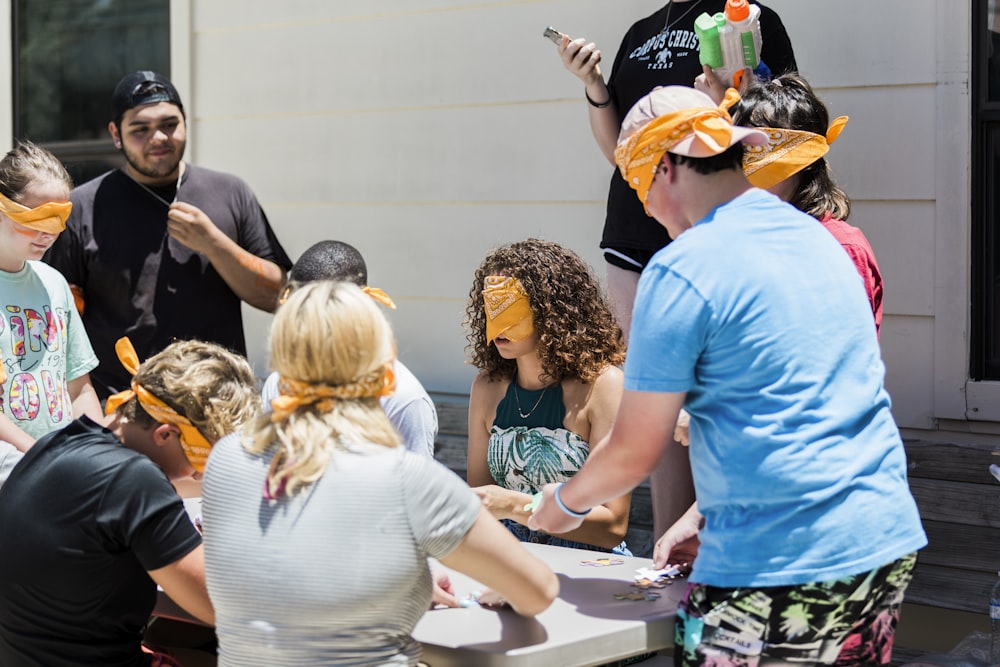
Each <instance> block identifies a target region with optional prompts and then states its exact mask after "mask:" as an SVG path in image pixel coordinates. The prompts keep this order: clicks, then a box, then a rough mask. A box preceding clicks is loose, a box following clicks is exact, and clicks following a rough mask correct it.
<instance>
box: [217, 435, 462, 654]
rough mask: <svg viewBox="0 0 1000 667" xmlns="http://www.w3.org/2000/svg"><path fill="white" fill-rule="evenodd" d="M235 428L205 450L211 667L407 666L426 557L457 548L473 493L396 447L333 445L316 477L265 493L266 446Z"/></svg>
mask: <svg viewBox="0 0 1000 667" xmlns="http://www.w3.org/2000/svg"><path fill="white" fill-rule="evenodd" d="M240 437H241V436H239V435H238V434H234V435H230V436H227V437H225V438H223V439H222V440H220V441H219V442H218V443H216V445H215V447H213V449H212V455H211V457H210V458H209V462H208V468H207V470H206V474H205V483H204V500H203V505H202V512H203V518H204V528H205V534H204V538H205V566H206V576H207V580H208V591H209V595H210V596H211V598H212V603H213V605H214V606H215V614H216V631H217V634H218V639H219V666H220V667H229V666H236V665H240V666H241V667H244V666H252V665H261V666H262V667H263V666H267V667H273V666H274V665H282V666H283V667H290V666H293V665H413V664H415V663H416V660H417V658H418V655H419V650H420V647H419V645H418V644H417V643H416V642H415V641H413V639H412V638H411V636H410V633H411V632H412V630H413V626H414V625H416V623H417V621H418V620H419V619H420V617H421V616H422V615H423V614H424V613H425V612H426V611H427V608H428V606H429V604H430V599H431V579H430V574H429V570H428V567H427V557H428V556H431V557H434V558H441V557H443V556H446V555H447V554H448V553H450V552H451V550H452V549H453V548H454V547H455V546H457V545H458V543H459V542H460V541H461V540H462V538H463V537H464V536H465V534H466V533H467V532H468V531H469V529H470V528H471V527H472V524H473V523H474V522H475V520H476V517H477V516H478V515H479V511H480V507H481V502H480V500H479V498H478V497H477V496H476V495H475V494H474V493H473V492H472V491H471V490H470V489H469V487H468V486H467V485H466V484H465V482H464V481H463V480H461V479H460V478H459V477H458V476H456V475H455V474H454V473H452V472H451V471H450V470H448V469H447V468H445V467H444V466H442V465H441V464H439V463H437V462H436V461H434V460H432V459H429V458H428V457H426V456H418V455H415V454H413V453H411V452H408V451H406V450H405V449H404V448H403V447H396V448H386V447H382V446H379V445H373V444H366V445H352V446H351V447H350V449H349V450H348V449H345V448H343V447H338V448H337V450H336V453H335V454H334V456H333V459H332V460H331V462H330V464H329V466H328V468H327V470H326V472H325V473H324V475H323V477H322V478H321V479H320V480H319V481H317V482H316V483H314V484H312V485H310V486H309V487H307V488H306V489H304V490H302V491H300V492H298V493H297V494H296V495H294V496H292V497H290V498H289V497H282V498H281V499H280V500H278V501H267V500H265V499H264V498H263V494H262V491H263V487H264V478H265V473H266V471H267V467H268V465H269V463H270V461H271V457H272V455H273V452H274V449H273V448H272V449H270V450H268V451H267V452H265V453H264V454H263V455H260V456H251V455H249V454H248V453H247V452H246V450H245V449H244V448H243V445H242V442H241V440H240Z"/></svg>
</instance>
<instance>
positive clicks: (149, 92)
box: [111, 70, 184, 123]
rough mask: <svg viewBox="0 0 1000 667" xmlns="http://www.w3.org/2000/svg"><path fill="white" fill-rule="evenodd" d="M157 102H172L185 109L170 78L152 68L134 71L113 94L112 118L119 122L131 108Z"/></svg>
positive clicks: (119, 84) (120, 83) (124, 78)
mask: <svg viewBox="0 0 1000 667" xmlns="http://www.w3.org/2000/svg"><path fill="white" fill-rule="evenodd" d="M156 102H170V103H171V104H176V105H177V108H179V109H180V110H181V111H184V105H183V104H181V96H180V95H179V94H178V93H177V89H176V88H174V84H172V83H170V79H168V78H167V77H165V76H163V75H162V74H157V73H156V72H152V71H150V70H139V71H137V72H132V73H131V74H128V75H126V76H125V77H123V78H122V80H121V81H119V82H118V85H117V86H115V92H113V93H112V94H111V118H112V120H114V122H116V123H117V122H119V121H121V119H122V116H123V115H125V112H126V111H128V110H129V109H132V108H134V107H137V106H141V105H143V104H155V103H156Z"/></svg>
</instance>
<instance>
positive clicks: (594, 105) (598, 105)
mask: <svg viewBox="0 0 1000 667" xmlns="http://www.w3.org/2000/svg"><path fill="white" fill-rule="evenodd" d="M583 96H584V97H586V98H587V102H588V103H590V106H592V107H597V108H598V109H603V108H604V107H606V106H608V105H609V104H611V95H610V94H609V95H608V101H607V102H601V103H597V102H595V101H594V100H592V99H590V93H588V92H587V89H586V88H584V89H583Z"/></svg>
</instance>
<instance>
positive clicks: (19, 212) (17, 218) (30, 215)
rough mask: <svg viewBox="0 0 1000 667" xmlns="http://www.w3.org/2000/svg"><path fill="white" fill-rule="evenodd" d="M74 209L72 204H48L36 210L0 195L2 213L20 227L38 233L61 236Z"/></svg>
mask: <svg viewBox="0 0 1000 667" xmlns="http://www.w3.org/2000/svg"><path fill="white" fill-rule="evenodd" d="M72 208H73V204H71V203H70V202H68V201H66V202H54V201H50V202H46V203H44V204H42V205H41V206H36V207H35V208H28V207H27V206H24V205H23V204H18V203H17V202H16V201H14V200H13V199H9V198H7V197H5V196H4V195H3V194H2V193H0V211H2V212H3V214H4V215H6V216H7V217H8V218H10V219H11V220H13V221H14V222H16V223H17V224H19V225H23V226H25V227H27V228H29V229H34V230H35V231H36V232H45V233H46V234H60V233H62V231H63V230H64V229H66V218H68V217H69V212H70V210H71V209H72Z"/></svg>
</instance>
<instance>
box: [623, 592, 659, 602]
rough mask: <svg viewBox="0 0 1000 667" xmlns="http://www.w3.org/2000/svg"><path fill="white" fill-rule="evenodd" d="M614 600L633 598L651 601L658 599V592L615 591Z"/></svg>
mask: <svg viewBox="0 0 1000 667" xmlns="http://www.w3.org/2000/svg"><path fill="white" fill-rule="evenodd" d="M615 599H616V600H634V601H640V600H645V601H646V602H652V601H653V600H659V599H660V594H659V593H654V592H653V591H645V592H643V593H636V592H632V593H615Z"/></svg>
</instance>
